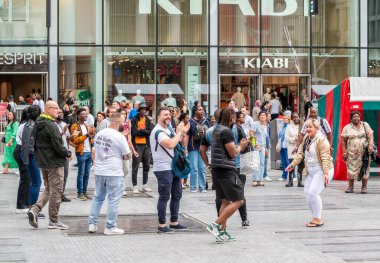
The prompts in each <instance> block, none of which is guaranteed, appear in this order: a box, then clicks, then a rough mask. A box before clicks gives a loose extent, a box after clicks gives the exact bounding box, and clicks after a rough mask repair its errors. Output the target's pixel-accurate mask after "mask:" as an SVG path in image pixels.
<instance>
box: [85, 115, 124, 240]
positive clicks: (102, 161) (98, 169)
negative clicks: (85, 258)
mask: <svg viewBox="0 0 380 263" xmlns="http://www.w3.org/2000/svg"><path fill="white" fill-rule="evenodd" d="M124 123H125V117H122V115H121V114H120V113H119V112H116V113H114V114H112V115H111V117H110V125H109V126H108V128H105V129H103V130H101V131H100V132H99V133H98V134H97V135H96V136H95V143H94V148H95V165H94V172H95V194H94V198H93V200H92V203H91V210H90V215H89V217H88V224H89V227H88V231H89V232H90V233H95V232H96V231H97V224H98V222H99V213H100V210H101V208H102V205H103V201H104V200H105V198H106V197H107V199H108V209H107V221H106V225H105V228H104V234H105V235H121V234H124V230H123V229H119V228H117V227H116V221H117V215H118V209H119V203H120V199H121V197H122V195H123V192H124V188H125V180H124V172H123V160H128V159H130V158H131V154H130V152H131V151H130V149H129V146H128V142H127V139H126V138H125V136H124V135H123V134H122V133H121V132H120V131H122V130H123V128H124Z"/></svg>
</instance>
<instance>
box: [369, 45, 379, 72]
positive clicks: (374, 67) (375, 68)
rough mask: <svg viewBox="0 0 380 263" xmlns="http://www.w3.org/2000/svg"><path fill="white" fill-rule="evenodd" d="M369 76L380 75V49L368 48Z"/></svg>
mask: <svg viewBox="0 0 380 263" xmlns="http://www.w3.org/2000/svg"><path fill="white" fill-rule="evenodd" d="M368 56H369V59H368V76H369V77H380V49H370V50H368Z"/></svg>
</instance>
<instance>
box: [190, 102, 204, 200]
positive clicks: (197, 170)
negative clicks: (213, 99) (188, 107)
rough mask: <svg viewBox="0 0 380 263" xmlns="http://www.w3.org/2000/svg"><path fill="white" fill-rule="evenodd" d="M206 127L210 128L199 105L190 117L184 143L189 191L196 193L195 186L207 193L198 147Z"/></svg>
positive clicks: (202, 163)
mask: <svg viewBox="0 0 380 263" xmlns="http://www.w3.org/2000/svg"><path fill="white" fill-rule="evenodd" d="M208 128H210V123H209V121H208V120H207V119H206V118H205V117H204V109H203V107H202V106H200V105H199V106H197V107H196V109H195V116H194V117H193V118H192V119H190V129H189V131H188V133H187V137H186V140H185V145H184V147H185V149H187V150H188V153H189V159H190V163H191V173H190V193H196V192H197V186H199V191H200V192H202V193H207V189H206V166H205V164H204V162H203V160H202V156H201V154H200V152H199V148H200V145H201V140H202V137H203V136H205V134H206V130H207V129H208ZM186 147H187V148H186Z"/></svg>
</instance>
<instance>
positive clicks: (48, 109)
mask: <svg viewBox="0 0 380 263" xmlns="http://www.w3.org/2000/svg"><path fill="white" fill-rule="evenodd" d="M44 113H45V114H47V115H49V116H50V117H52V118H53V119H57V117H58V114H59V106H58V103H57V102H55V101H53V100H49V101H48V102H46V104H45V112H44Z"/></svg>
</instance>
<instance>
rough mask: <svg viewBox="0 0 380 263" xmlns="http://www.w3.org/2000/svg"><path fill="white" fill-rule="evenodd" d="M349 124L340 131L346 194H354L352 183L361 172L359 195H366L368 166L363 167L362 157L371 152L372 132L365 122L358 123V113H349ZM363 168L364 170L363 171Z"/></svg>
mask: <svg viewBox="0 0 380 263" xmlns="http://www.w3.org/2000/svg"><path fill="white" fill-rule="evenodd" d="M350 119H351V123H349V124H347V125H346V126H345V127H344V128H343V131H342V135H341V136H342V139H343V140H342V148H343V158H344V160H345V161H346V165H347V177H348V188H347V190H346V191H345V192H346V193H353V192H354V182H355V179H357V178H358V177H360V176H359V174H360V173H361V172H362V174H361V176H363V177H362V188H361V193H362V194H366V193H367V182H368V178H369V165H370V162H368V167H363V165H366V164H363V155H364V154H366V151H368V153H369V154H371V153H372V152H373V130H372V129H371V127H370V126H369V124H368V123H367V122H362V121H360V112H359V111H352V112H351V113H350ZM363 168H364V169H363Z"/></svg>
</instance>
